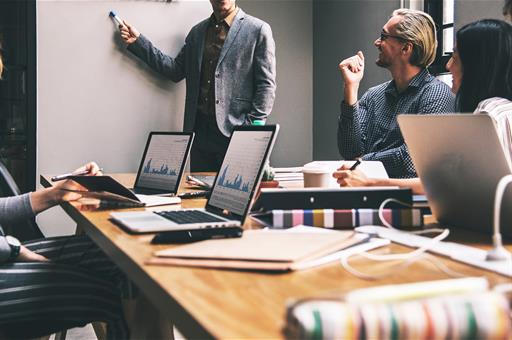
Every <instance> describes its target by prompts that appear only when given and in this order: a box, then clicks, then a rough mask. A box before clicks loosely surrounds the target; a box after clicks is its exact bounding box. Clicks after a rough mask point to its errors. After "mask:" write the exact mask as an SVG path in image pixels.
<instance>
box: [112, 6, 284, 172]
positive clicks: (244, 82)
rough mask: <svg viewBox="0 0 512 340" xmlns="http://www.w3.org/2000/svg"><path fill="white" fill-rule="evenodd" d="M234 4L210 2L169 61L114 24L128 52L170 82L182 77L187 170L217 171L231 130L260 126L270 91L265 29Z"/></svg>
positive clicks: (270, 45) (272, 73)
mask: <svg viewBox="0 0 512 340" xmlns="http://www.w3.org/2000/svg"><path fill="white" fill-rule="evenodd" d="M235 2H236V0H210V3H211V5H212V9H213V14H212V15H211V16H210V17H209V18H208V19H205V20H203V21H201V22H200V23H199V24H197V25H196V26H194V27H193V28H192V29H191V30H190V32H189V33H188V35H187V37H186V39H185V45H184V46H183V47H182V49H181V51H180V52H179V53H178V55H177V56H176V57H175V58H172V57H170V56H168V55H165V54H164V53H162V52H161V51H160V50H158V49H157V48H156V47H154V46H153V44H152V43H151V42H150V41H149V40H148V39H147V38H146V37H145V36H144V35H142V34H140V33H139V32H138V31H137V29H136V28H135V27H133V26H131V25H130V24H129V23H127V22H124V25H120V32H121V37H122V38H123V40H124V41H125V42H126V43H127V44H128V50H129V51H130V52H132V53H133V54H135V55H136V56H137V57H138V58H140V59H141V60H143V61H144V62H145V63H146V64H147V65H148V66H150V67H151V68H152V69H153V70H155V71H156V72H159V73H161V74H162V75H164V76H166V77H168V78H169V79H171V80H172V81H174V82H178V81H181V80H182V79H184V78H186V83H187V84H186V88H187V95H186V102H185V119H184V126H183V129H184V130H185V131H194V132H195V133H196V139H195V141H194V145H193V146H192V151H191V170H192V171H218V170H219V168H220V165H221V163H222V159H223V157H224V153H225V152H226V149H227V145H228V141H229V136H230V135H231V132H232V131H233V129H234V127H235V126H239V125H250V124H251V123H252V122H253V121H254V120H263V121H265V120H266V118H267V116H268V115H269V114H270V112H271V110H272V106H273V105H274V99H275V90H276V82H275V77H276V61H275V43H274V39H273V37H272V31H271V29H270V26H269V25H268V24H267V23H266V22H264V21H262V20H260V19H257V18H255V17H252V16H250V15H248V14H246V13H245V12H244V11H243V10H242V9H241V8H239V7H237V6H236V3H235Z"/></svg>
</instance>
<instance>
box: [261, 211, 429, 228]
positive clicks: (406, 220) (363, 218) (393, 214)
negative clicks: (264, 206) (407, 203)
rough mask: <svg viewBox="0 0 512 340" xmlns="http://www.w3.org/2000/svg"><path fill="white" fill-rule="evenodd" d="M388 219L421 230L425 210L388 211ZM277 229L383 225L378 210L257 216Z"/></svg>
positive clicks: (295, 212) (397, 225)
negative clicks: (298, 226) (299, 226)
mask: <svg viewBox="0 0 512 340" xmlns="http://www.w3.org/2000/svg"><path fill="white" fill-rule="evenodd" d="M383 215H384V219H385V220H386V221H387V222H388V223H390V224H391V225H392V226H394V227H421V226H423V215H422V214H421V209H384V210H383ZM256 218H257V219H259V220H262V221H263V222H267V224H270V225H272V226H273V227H274V228H288V227H294V226H297V225H307V226H314V227H325V228H337V229H341V228H351V227H358V226H362V225H368V224H371V225H383V224H382V222H381V220H380V218H379V210H378V209H344V210H341V209H314V210H302V209H294V210H272V211H270V212H268V213H267V214H264V215H259V216H257V217H256Z"/></svg>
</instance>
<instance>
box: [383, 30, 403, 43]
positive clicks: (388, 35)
mask: <svg viewBox="0 0 512 340" xmlns="http://www.w3.org/2000/svg"><path fill="white" fill-rule="evenodd" d="M388 38H395V39H397V40H401V41H407V39H404V38H402V37H400V36H398V35H392V34H389V33H386V32H384V31H382V32H380V37H379V39H380V41H384V40H386V39H388Z"/></svg>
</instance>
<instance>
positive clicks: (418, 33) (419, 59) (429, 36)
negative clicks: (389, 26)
mask: <svg viewBox="0 0 512 340" xmlns="http://www.w3.org/2000/svg"><path fill="white" fill-rule="evenodd" d="M392 16H400V17H402V20H400V22H399V23H397V24H396V26H395V31H396V33H397V34H398V36H400V37H402V38H403V39H404V40H407V41H410V42H411V43H412V44H413V50H412V55H411V59H410V60H409V62H410V63H411V64H412V65H414V66H419V67H428V66H429V65H430V64H432V63H433V62H434V59H435V58H436V49H437V37H436V24H435V23H434V20H433V19H432V17H431V16H430V15H428V14H427V13H425V12H422V11H418V10H414V9H408V8H400V9H397V10H395V11H393V14H392Z"/></svg>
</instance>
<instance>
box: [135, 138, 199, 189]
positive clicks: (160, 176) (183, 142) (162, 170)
mask: <svg viewBox="0 0 512 340" xmlns="http://www.w3.org/2000/svg"><path fill="white" fill-rule="evenodd" d="M193 140H194V133H193V132H151V133H150V134H149V136H148V141H147V143H146V147H145V149H144V153H143V154H142V159H141V161H140V166H139V171H138V172H137V178H136V179H135V185H134V186H133V189H132V191H133V192H134V193H136V194H142V195H165V196H175V195H176V194H177V193H178V188H179V185H180V182H181V176H182V175H183V172H184V170H185V165H186V163H187V157H188V155H189V152H190V147H191V146H192V142H193Z"/></svg>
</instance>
